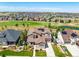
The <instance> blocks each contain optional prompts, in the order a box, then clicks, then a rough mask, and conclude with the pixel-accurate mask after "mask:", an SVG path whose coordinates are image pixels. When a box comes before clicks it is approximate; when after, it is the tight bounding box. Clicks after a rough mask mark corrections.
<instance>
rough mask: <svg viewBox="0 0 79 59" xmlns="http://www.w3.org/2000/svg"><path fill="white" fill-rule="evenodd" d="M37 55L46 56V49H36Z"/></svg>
mask: <svg viewBox="0 0 79 59" xmlns="http://www.w3.org/2000/svg"><path fill="white" fill-rule="evenodd" d="M35 55H36V56H38V57H44V56H46V51H43V50H36V53H35Z"/></svg>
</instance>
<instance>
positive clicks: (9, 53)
mask: <svg viewBox="0 0 79 59" xmlns="http://www.w3.org/2000/svg"><path fill="white" fill-rule="evenodd" d="M3 55H5V56H33V51H21V52H14V51H10V50H4V51H0V56H3Z"/></svg>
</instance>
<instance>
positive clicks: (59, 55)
mask: <svg viewBox="0 0 79 59" xmlns="http://www.w3.org/2000/svg"><path fill="white" fill-rule="evenodd" d="M52 48H53V50H54V53H55V55H56V56H57V57H65V54H64V53H63V52H62V51H61V50H60V49H59V47H58V46H57V45H56V44H52Z"/></svg>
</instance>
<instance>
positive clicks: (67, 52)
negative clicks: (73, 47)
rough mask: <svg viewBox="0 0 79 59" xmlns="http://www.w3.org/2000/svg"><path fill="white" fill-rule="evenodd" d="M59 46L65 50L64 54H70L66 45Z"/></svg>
mask: <svg viewBox="0 0 79 59" xmlns="http://www.w3.org/2000/svg"><path fill="white" fill-rule="evenodd" d="M61 48H62V49H63V48H64V49H65V50H64V52H65V54H66V56H72V55H71V53H70V52H69V51H68V49H67V47H65V46H61Z"/></svg>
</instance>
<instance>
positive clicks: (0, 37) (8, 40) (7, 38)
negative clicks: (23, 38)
mask: <svg viewBox="0 0 79 59" xmlns="http://www.w3.org/2000/svg"><path fill="white" fill-rule="evenodd" d="M20 34H21V32H20V31H17V30H13V29H8V30H5V31H3V32H0V45H12V44H17V42H18V40H19V36H20Z"/></svg>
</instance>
